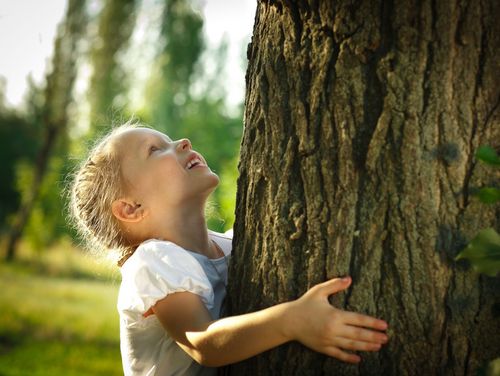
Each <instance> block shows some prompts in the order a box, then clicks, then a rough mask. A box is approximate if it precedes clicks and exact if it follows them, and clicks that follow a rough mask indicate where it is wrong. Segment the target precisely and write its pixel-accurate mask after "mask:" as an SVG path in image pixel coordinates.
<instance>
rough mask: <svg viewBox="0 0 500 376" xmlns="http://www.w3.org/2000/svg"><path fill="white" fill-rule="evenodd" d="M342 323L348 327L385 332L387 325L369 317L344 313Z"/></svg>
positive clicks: (382, 321)
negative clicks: (360, 327) (353, 326)
mask: <svg viewBox="0 0 500 376" xmlns="http://www.w3.org/2000/svg"><path fill="white" fill-rule="evenodd" d="M344 313H345V315H343V316H344V317H343V321H344V323H346V324H349V325H355V326H364V327H365V328H373V329H377V330H386V329H387V327H388V325H387V323H386V322H385V321H384V320H379V319H376V318H374V317H371V316H366V315H362V314H360V313H355V312H347V311H344Z"/></svg>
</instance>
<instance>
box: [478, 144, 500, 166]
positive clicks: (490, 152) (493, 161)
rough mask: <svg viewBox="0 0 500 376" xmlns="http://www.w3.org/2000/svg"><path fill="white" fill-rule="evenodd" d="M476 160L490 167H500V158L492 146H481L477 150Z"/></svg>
mask: <svg viewBox="0 0 500 376" xmlns="http://www.w3.org/2000/svg"><path fill="white" fill-rule="evenodd" d="M476 158H477V159H479V160H480V161H482V162H484V163H486V164H489V165H490V166H496V167H498V166H500V157H499V156H498V154H497V152H496V150H495V149H493V148H492V147H491V146H481V147H480V148H479V149H477V151H476Z"/></svg>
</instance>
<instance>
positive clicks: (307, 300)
mask: <svg viewBox="0 0 500 376" xmlns="http://www.w3.org/2000/svg"><path fill="white" fill-rule="evenodd" d="M350 283H351V280H350V278H346V279H332V280H330V281H327V282H324V283H322V284H319V285H316V286H314V287H313V288H311V289H310V290H309V291H307V292H306V293H305V294H304V295H303V296H302V297H301V298H300V299H298V300H295V301H292V302H288V303H282V304H278V305H275V306H273V307H270V308H267V309H263V310H261V311H257V312H253V313H249V314H245V315H240V316H232V317H227V318H223V319H220V320H216V321H213V320H212V319H211V317H210V313H209V312H208V310H207V309H206V307H205V305H204V304H203V303H202V301H201V299H200V298H199V297H198V296H197V295H195V294H193V293H190V292H180V293H175V294H171V295H168V296H167V297H166V298H164V299H162V300H160V301H158V302H157V303H156V305H155V306H154V307H153V311H154V313H155V314H156V315H157V317H158V319H159V320H160V322H161V323H162V325H163V327H164V328H165V329H166V330H167V332H168V333H169V335H170V336H171V337H172V338H173V339H174V340H175V341H176V342H177V343H178V344H179V345H180V346H181V347H182V348H183V349H184V351H186V352H187V353H188V354H189V355H190V356H191V357H192V358H193V359H194V360H195V361H197V362H198V363H200V364H202V365H205V366H210V367H218V366H222V365H226V364H230V363H235V362H238V361H241V360H244V359H246V358H249V357H252V356H254V355H257V354H259V353H261V352H263V351H266V350H269V349H271V348H273V347H276V346H279V345H281V344H283V343H285V342H288V341H293V340H297V341H299V342H301V343H302V344H304V345H305V346H307V347H309V348H311V349H313V350H315V351H318V352H322V353H324V354H326V355H329V356H333V357H335V358H338V359H340V360H343V361H345V362H350V363H357V362H359V361H360V358H359V356H358V355H355V354H352V353H348V352H346V351H344V350H354V351H356V350H357V351H377V350H379V349H380V347H381V344H382V343H385V342H386V341H387V336H386V335H385V334H384V333H381V332H380V331H382V330H385V329H386V328H387V324H386V323H385V322H384V321H382V320H378V319H375V318H372V317H369V316H365V315H360V314H356V313H352V312H346V311H342V310H339V309H336V308H334V307H333V306H331V305H330V303H329V302H328V296H329V295H331V294H334V293H336V292H339V291H341V290H344V289H346V288H347V287H348V286H349V284H350Z"/></svg>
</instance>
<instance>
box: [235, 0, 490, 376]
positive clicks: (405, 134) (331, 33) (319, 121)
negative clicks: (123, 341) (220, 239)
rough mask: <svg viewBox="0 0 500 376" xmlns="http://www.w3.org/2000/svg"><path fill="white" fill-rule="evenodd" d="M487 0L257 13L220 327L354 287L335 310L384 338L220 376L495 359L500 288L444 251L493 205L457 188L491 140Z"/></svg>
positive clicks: (425, 370) (282, 4) (365, 3)
mask: <svg viewBox="0 0 500 376" xmlns="http://www.w3.org/2000/svg"><path fill="white" fill-rule="evenodd" d="M498 15H500V3H499V2H498V1H496V0H482V1H449V0H445V1H436V0H424V1H410V0H402V1H382V0H379V1H372V0H362V1H357V2H335V1H327V0H309V1H306V0H304V1H292V0H288V1H280V0H273V1H260V2H259V4H258V9H257V16H256V21H255V27H254V36H253V39H252V43H251V46H250V47H249V49H248V57H249V67H248V72H247V96H246V112H245V131H244V137H243V142H242V150H241V162H240V166H239V169H240V179H239V182H238V195H237V209H236V223H235V238H234V244H235V250H234V257H233V261H232V266H231V270H230V286H231V289H230V292H229V310H230V312H231V313H232V314H236V313H243V312H248V311H253V310H256V309H261V308H263V307H267V306H270V305H273V304H276V303H278V302H282V301H286V300H289V299H293V298H297V297H298V296H300V295H301V294H302V293H303V292H305V291H306V289H307V288H308V287H310V286H312V285H313V284H315V283H317V282H320V281H324V280H325V279H327V278H331V277H334V276H342V275H351V276H352V277H353V281H354V283H353V285H352V287H351V288H350V289H349V290H348V291H347V292H346V293H342V294H339V295H336V296H334V297H333V298H332V303H333V304H334V305H335V306H337V307H340V308H343V309H347V310H352V311H358V312H362V313H365V314H369V315H373V316H377V317H381V318H383V319H385V320H387V321H388V322H389V324H390V330H389V334H390V337H391V339H390V342H389V344H388V345H387V346H385V347H384V349H383V350H382V351H380V352H378V353H366V354H362V357H363V361H362V363H361V364H360V365H358V366H353V365H346V364H342V363H340V362H338V361H336V360H334V359H331V358H327V357H325V356H322V355H320V354H317V353H313V352H311V351H309V350H308V349H306V348H304V347H302V346H300V345H298V344H290V345H286V346H282V347H280V348H278V349H276V350H273V351H270V352H268V353H266V354H263V355H261V356H258V357H255V358H253V359H251V360H249V361H246V362H242V363H240V364H237V365H234V366H232V367H231V369H230V372H231V374H234V375H278V374H281V375H327V374H336V375H417V374H418V375H474V374H475V373H476V372H477V370H478V368H479V367H480V366H481V365H482V364H483V363H484V362H486V361H488V360H491V359H493V358H496V357H500V282H499V279H498V278H488V277H484V276H480V275H478V274H476V273H474V272H472V271H471V270H470V267H469V266H468V265H467V264H466V263H463V264H462V263H456V262H455V261H454V257H455V255H456V254H457V253H458V252H459V251H460V249H461V248H462V247H463V246H464V245H465V244H466V243H467V241H469V240H470V239H472V238H473V237H474V235H475V234H476V232H477V231H478V230H479V229H481V228H484V227H487V226H493V227H496V228H497V229H498V227H499V225H500V220H499V208H498V206H496V207H491V206H490V207H486V206H484V205H483V204H481V203H479V202H478V201H477V200H476V199H475V198H474V197H472V196H471V192H472V190H473V189H474V188H477V187H481V186H483V185H486V184H487V183H491V181H492V180H495V179H498V173H497V175H494V172H493V171H492V170H490V169H488V168H487V167H484V166H482V165H480V164H477V163H476V161H475V159H474V152H475V151H476V149H477V148H478V147H479V146H480V145H484V144H490V145H492V146H495V147H497V148H498V147H499V146H500V144H499V140H500V126H499V123H500V106H499V105H500V74H499V72H500V64H499V61H500V60H499V59H498V57H499V56H500V23H499V22H498Z"/></svg>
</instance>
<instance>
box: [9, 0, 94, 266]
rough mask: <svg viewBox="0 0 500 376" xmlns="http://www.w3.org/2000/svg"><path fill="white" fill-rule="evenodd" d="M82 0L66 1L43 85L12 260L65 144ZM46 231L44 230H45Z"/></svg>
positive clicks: (12, 231) (11, 241)
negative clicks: (52, 163) (38, 133)
mask: <svg viewBox="0 0 500 376" xmlns="http://www.w3.org/2000/svg"><path fill="white" fill-rule="evenodd" d="M84 26H85V2H84V1H75V0H73V1H69V2H68V7H67V12H66V17H65V21H64V22H63V23H62V24H61V26H60V28H59V30H58V34H57V38H56V41H55V47H54V57H53V59H52V70H51V72H50V73H49V74H48V76H47V80H46V86H45V88H44V93H43V100H44V104H43V107H42V109H41V114H40V121H41V123H42V141H41V142H40V149H39V150H38V152H37V157H36V161H35V165H34V167H33V171H32V177H31V179H30V184H29V185H27V187H28V188H27V189H26V193H25V197H24V199H23V201H22V203H21V205H20V207H19V208H18V211H17V213H16V216H15V218H14V220H13V224H12V227H11V229H10V233H9V237H8V240H7V252H6V259H7V260H12V259H13V258H14V255H15V251H16V246H17V242H18V240H19V239H20V237H21V235H22V232H23V230H24V227H25V225H26V223H27V221H28V219H29V216H30V214H31V211H32V209H33V206H34V205H35V202H36V199H37V197H38V194H39V191H40V187H41V185H42V183H43V179H44V177H45V174H46V170H47V167H48V165H49V161H50V158H51V155H52V153H53V151H54V149H55V148H57V146H58V142H59V146H60V147H65V145H66V143H65V142H64V140H63V139H62V138H63V137H64V136H65V135H66V125H67V123H68V113H67V110H68V105H69V103H70V102H71V92H72V89H73V83H74V81H75V77H76V67H75V66H76V59H77V45H78V42H79V40H80V38H81V36H82V34H83V31H84V30H85V27H84ZM44 230H46V229H44Z"/></svg>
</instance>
